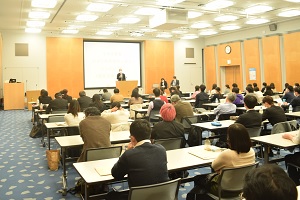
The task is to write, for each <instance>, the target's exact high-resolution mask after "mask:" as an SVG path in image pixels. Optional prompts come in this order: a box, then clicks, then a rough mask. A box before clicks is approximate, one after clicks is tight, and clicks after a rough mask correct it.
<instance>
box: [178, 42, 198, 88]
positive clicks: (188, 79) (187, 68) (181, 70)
mask: <svg viewBox="0 0 300 200" xmlns="http://www.w3.org/2000/svg"><path fill="white" fill-rule="evenodd" d="M186 48H194V58H186ZM203 48H204V39H195V40H176V41H174V65H175V69H174V71H175V74H174V75H175V76H176V77H177V79H178V80H179V81H180V90H181V91H183V92H193V91H194V90H195V85H200V84H201V83H202V82H203V80H202V71H203V70H202V69H203V66H202V49H203Z"/></svg>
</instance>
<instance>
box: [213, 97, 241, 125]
mask: <svg viewBox="0 0 300 200" xmlns="http://www.w3.org/2000/svg"><path fill="white" fill-rule="evenodd" d="M234 99H235V94H233V93H229V94H228V95H227V97H226V100H225V101H226V102H225V103H224V104H220V105H218V107H216V108H215V109H214V114H215V115H216V120H218V119H219V116H220V115H221V114H233V113H235V112H236V105H235V104H233V103H232V102H233V101H234Z"/></svg>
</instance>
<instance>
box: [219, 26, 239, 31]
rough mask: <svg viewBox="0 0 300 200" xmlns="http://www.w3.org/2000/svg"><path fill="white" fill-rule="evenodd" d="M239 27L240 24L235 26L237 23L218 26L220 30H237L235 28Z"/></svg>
mask: <svg viewBox="0 0 300 200" xmlns="http://www.w3.org/2000/svg"><path fill="white" fill-rule="evenodd" d="M240 28H241V27H240V26H237V25H227V26H222V27H221V28H220V30H223V31H231V30H237V29H240Z"/></svg>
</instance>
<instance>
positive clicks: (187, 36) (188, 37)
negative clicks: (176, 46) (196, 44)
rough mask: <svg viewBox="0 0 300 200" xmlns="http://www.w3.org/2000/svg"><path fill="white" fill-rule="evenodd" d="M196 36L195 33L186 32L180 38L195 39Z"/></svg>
mask: <svg viewBox="0 0 300 200" xmlns="http://www.w3.org/2000/svg"><path fill="white" fill-rule="evenodd" d="M198 37H199V36H198V35H196V34H188V35H184V36H182V37H181V38H180V39H183V40H192V39H196V38H198Z"/></svg>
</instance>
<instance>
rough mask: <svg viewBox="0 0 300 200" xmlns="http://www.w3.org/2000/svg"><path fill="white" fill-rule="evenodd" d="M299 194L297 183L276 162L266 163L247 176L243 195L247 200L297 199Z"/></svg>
mask: <svg viewBox="0 0 300 200" xmlns="http://www.w3.org/2000/svg"><path fill="white" fill-rule="evenodd" d="M297 195H298V192H297V188H296V185H295V183H294V182H293V181H292V179H291V178H290V177H288V175H287V173H286V172H285V171H284V170H283V169H282V168H281V167H279V166H278V165H276V164H264V165H262V166H260V167H258V168H254V169H252V170H250V171H249V172H248V173H247V174H246V176H245V182H244V188H243V197H245V199H247V200H266V199H272V200H282V199H284V200H296V199H297Z"/></svg>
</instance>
